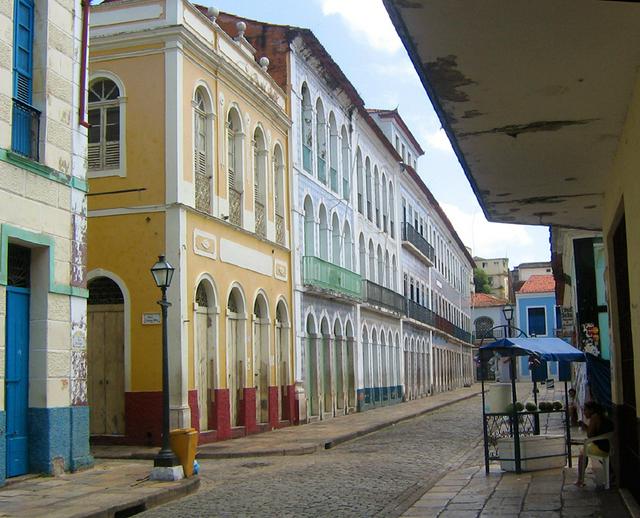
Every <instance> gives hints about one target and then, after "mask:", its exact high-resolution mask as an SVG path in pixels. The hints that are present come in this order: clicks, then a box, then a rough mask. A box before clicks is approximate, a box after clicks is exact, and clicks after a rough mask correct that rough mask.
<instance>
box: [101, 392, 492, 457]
mask: <svg viewBox="0 0 640 518" xmlns="http://www.w3.org/2000/svg"><path fill="white" fill-rule="evenodd" d="M479 394H480V391H479V390H478V391H475V392H473V393H471V394H464V395H462V396H459V397H457V398H455V399H451V400H449V401H443V402H441V403H437V404H435V405H433V406H430V407H428V408H423V409H420V410H416V411H413V412H410V413H408V414H406V415H403V416H399V417H395V418H391V419H389V420H387V421H383V422H379V423H374V424H371V425H368V426H365V427H363V428H361V429H359V430H355V431H353V432H347V433H343V434H339V435H335V436H333V437H328V438H325V439H323V440H321V441H320V442H318V443H316V444H314V443H311V442H306V443H304V444H303V445H299V446H292V447H288V448H272V449H256V450H243V451H237V450H236V451H206V450H204V451H203V450H200V451H198V453H197V455H196V458H198V459H240V458H247V457H279V456H284V455H310V454H313V453H316V452H317V451H319V450H329V449H331V448H334V447H335V446H338V445H339V444H342V443H345V442H348V441H352V440H353V439H357V438H358V437H362V436H363V435H368V434H370V433H373V432H377V431H379V430H382V429H384V428H387V427H389V426H393V425H395V424H398V423H401V422H403V421H407V420H409V419H413V418H415V417H420V416H422V415H425V414H428V413H429V412H434V411H435V410H440V409H441V408H444V407H446V406H449V405H453V404H455V403H459V402H461V401H465V400H467V399H470V398H472V397H476V396H478V395H479ZM301 426H306V425H301ZM205 448H206V447H205ZM96 457H97V458H104V459H126V460H133V459H139V460H150V459H153V458H154V457H155V452H154V453H142V452H133V453H130V454H121V455H119V454H115V455H108V454H103V455H100V456H96Z"/></svg>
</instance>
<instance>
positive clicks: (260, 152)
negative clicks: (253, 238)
mask: <svg viewBox="0 0 640 518" xmlns="http://www.w3.org/2000/svg"><path fill="white" fill-rule="evenodd" d="M253 198H254V207H255V212H254V216H255V222H256V234H258V235H259V236H261V237H266V236H267V209H266V205H267V143H266V142H265V138H264V133H263V132H262V129H261V128H260V127H257V128H256V130H255V131H254V133H253Z"/></svg>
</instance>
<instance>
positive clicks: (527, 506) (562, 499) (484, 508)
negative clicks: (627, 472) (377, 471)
mask: <svg viewBox="0 0 640 518" xmlns="http://www.w3.org/2000/svg"><path fill="white" fill-rule="evenodd" d="M576 476H577V473H576V469H575V468H564V469H553V470H544V471H533V472H529V473H523V474H521V475H516V474H515V473H501V472H500V470H499V469H498V466H497V465H496V467H495V470H494V469H493V466H492V470H491V472H490V473H489V475H486V474H485V470H484V466H482V467H472V468H462V469H459V470H455V471H452V472H450V473H449V474H448V475H446V476H445V477H444V478H442V479H441V480H440V481H439V482H438V483H437V484H436V485H435V486H433V487H432V488H431V489H430V490H429V491H427V492H426V493H425V494H424V495H423V496H422V497H421V498H420V499H419V500H418V501H417V502H416V503H415V504H414V505H413V506H412V507H411V508H410V509H409V510H407V511H406V512H405V513H404V514H403V515H402V516H403V517H405V518H431V517H434V518H435V517H438V518H477V517H482V518H484V517H499V518H503V517H504V518H506V517H514V518H561V517H562V518H564V517H567V518H569V517H571V518H573V517H575V518H587V517H605V516H607V517H615V518H625V517H629V516H630V514H629V513H628V511H627V509H626V507H625V505H624V503H623V501H622V498H621V496H620V494H619V493H618V492H617V491H616V490H610V491H604V490H597V489H596V487H595V483H594V481H593V476H592V474H591V473H590V472H587V477H586V483H587V486H586V487H585V488H578V487H576V486H575V484H574V482H575V481H576Z"/></svg>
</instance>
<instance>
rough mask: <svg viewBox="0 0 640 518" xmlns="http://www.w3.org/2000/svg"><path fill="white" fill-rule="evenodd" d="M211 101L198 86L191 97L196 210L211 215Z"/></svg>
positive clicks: (205, 92)
mask: <svg viewBox="0 0 640 518" xmlns="http://www.w3.org/2000/svg"><path fill="white" fill-rule="evenodd" d="M210 112H211V101H210V99H209V95H208V94H207V91H206V90H205V89H204V88H203V87H201V86H199V87H198V88H196V92H195V94H194V96H193V171H194V178H195V194H196V209H198V210H201V211H204V212H207V213H211V173H210V171H211V163H212V162H211V142H212V139H211V128H210V122H209V121H210V117H209V116H210Z"/></svg>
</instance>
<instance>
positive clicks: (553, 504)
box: [522, 495, 562, 511]
mask: <svg viewBox="0 0 640 518" xmlns="http://www.w3.org/2000/svg"><path fill="white" fill-rule="evenodd" d="M561 508H562V502H561V500H560V495H557V496H552V495H540V496H537V495H527V498H526V499H525V501H524V504H523V507H522V509H523V511H559V510H560V509H561Z"/></svg>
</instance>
